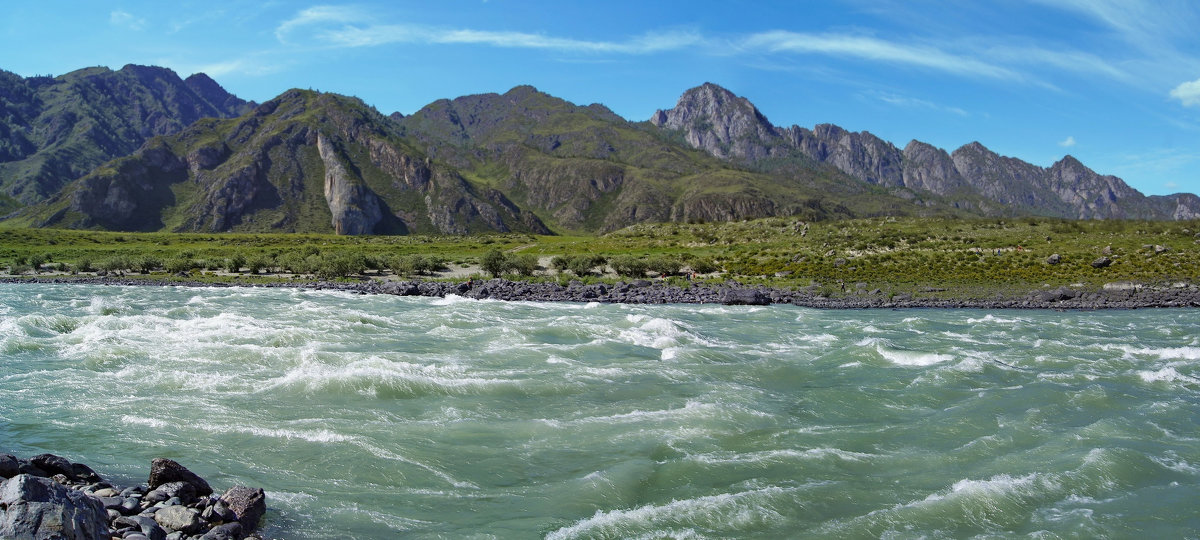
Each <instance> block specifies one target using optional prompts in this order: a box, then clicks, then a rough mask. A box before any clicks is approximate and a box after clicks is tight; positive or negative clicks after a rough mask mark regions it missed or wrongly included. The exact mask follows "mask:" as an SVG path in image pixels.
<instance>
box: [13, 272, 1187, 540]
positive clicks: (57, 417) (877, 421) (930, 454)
mask: <svg viewBox="0 0 1200 540" xmlns="http://www.w3.org/2000/svg"><path fill="white" fill-rule="evenodd" d="M1198 420H1200V311H1198V310H1195V309H1173V310H1134V311H1105V312H1055V311H991V312H989V311H973V310H903V311H888V310H861V311H821V310H814V309H806V308H798V307H793V306H772V307H725V306H716V305H705V306H685V305H666V306H635V305H600V304H586V305H585V304H551V303H535V302H512V303H506V302H496V301H475V300H465V299H460V298H456V297H449V298H445V299H436V298H401V297H391V296H362V295H352V294H347V293H338V292H320V291H310V290H294V289H251V288H225V289H219V288H182V287H180V288H172V287H118V286H99V285H32V284H27V285H0V452H7V453H13V454H16V455H19V456H24V457H29V456H32V455H35V454H39V453H43V452H52V453H56V454H60V455H62V456H64V457H67V458H68V459H71V460H72V461H79V462H83V463H87V464H89V465H91V466H92V467H93V468H95V469H96V470H97V471H99V472H100V473H101V474H102V475H105V476H106V477H107V478H109V479H110V480H112V481H114V482H115V483H121V484H123V485H132V484H135V483H140V482H144V481H145V475H146V473H147V472H148V470H149V462H150V460H151V459H152V458H154V457H159V456H163V457H170V458H173V459H175V460H177V461H179V462H181V463H183V464H184V465H186V466H188V467H189V468H191V469H192V470H194V471H196V472H197V473H199V474H200V475H201V476H203V477H205V478H207V479H208V480H209V482H210V483H212V484H213V485H214V487H215V488H217V489H218V490H223V489H225V488H228V487H230V486H232V485H233V484H235V483H242V484H246V485H250V486H258V487H263V488H264V489H266V490H267V497H268V505H269V508H270V509H269V512H268V514H267V517H266V520H265V523H264V534H265V536H266V537H268V538H551V539H566V538H645V539H650V538H879V537H886V538H973V537H978V538H1016V537H1022V538H1030V537H1032V538H1101V537H1109V538H1144V539H1150V538H1183V537H1193V538H1194V537H1196V536H1197V535H1200V504H1198V503H1200V425H1198Z"/></svg>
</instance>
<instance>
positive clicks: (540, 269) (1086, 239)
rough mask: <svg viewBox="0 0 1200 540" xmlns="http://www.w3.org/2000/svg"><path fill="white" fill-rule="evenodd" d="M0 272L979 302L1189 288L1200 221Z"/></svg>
mask: <svg viewBox="0 0 1200 540" xmlns="http://www.w3.org/2000/svg"><path fill="white" fill-rule="evenodd" d="M0 265H2V266H3V267H4V269H5V270H7V272H8V273H10V274H33V273H34V272H35V271H36V272H41V273H45V272H62V273H91V272H99V273H103V274H113V273H119V274H123V275H131V274H132V275H150V276H152V275H164V274H167V275H186V276H189V277H191V278H199V279H202V280H204V279H207V280H212V281H220V282H228V281H237V280H245V279H256V280H272V279H275V280H290V279H297V278H301V279H311V278H317V279H345V278H350V279H362V278H364V277H379V278H393V277H394V278H411V277H414V276H425V277H426V278H429V279H433V278H443V279H465V278H467V277H468V276H471V275H473V276H478V277H485V276H490V275H505V276H507V277H510V278H520V279H531V280H546V279H558V280H566V279H580V280H583V281H585V282H596V281H609V282H612V281H616V280H618V279H629V278H635V277H664V278H667V279H672V280H683V279H684V278H683V277H680V276H688V275H691V276H692V277H695V278H697V279H706V280H709V281H720V280H723V279H736V280H738V281H739V282H742V283H748V284H755V283H761V284H763V285H768V286H772V287H778V288H810V289H813V290H816V291H820V292H823V293H826V294H829V295H831V296H837V295H839V294H843V293H845V294H852V293H855V292H856V291H861V290H863V289H869V290H874V289H879V290H880V292H881V293H883V294H899V293H906V294H913V295H918V296H926V297H938V296H945V297H967V298H982V297H988V296H990V295H997V294H1005V295H1010V294H1012V293H1016V292H1019V291H1028V290H1033V289H1040V288H1044V287H1058V286H1064V285H1066V286H1073V287H1077V288H1083V289H1098V288H1101V287H1102V286H1103V285H1104V284H1107V283H1113V282H1122V281H1132V282H1138V283H1143V284H1152V285H1153V284H1162V285H1166V284H1174V283H1180V282H1183V283H1189V284H1195V283H1197V282H1200V222H1197V221H1187V222H1136V221H1061V220H1042V219H1029V218H1026V219H1018V220H960V219H946V220H932V219H915V218H904V219H893V218H877V219H864V220H847V221H828V222H811V223H808V222H803V221H800V220H797V219H794V218H770V219H763V220H755V221H746V222H737V223H710V224H657V225H636V226H633V227H629V228H626V229H622V230H620V231H616V232H613V233H610V234H607V235H603V236H595V237H590V236H532V235H525V234H496V235H476V236H357V237H349V236H331V235H308V234H172V233H115V232H102V231H71V230H45V229H0ZM249 276H253V277H249Z"/></svg>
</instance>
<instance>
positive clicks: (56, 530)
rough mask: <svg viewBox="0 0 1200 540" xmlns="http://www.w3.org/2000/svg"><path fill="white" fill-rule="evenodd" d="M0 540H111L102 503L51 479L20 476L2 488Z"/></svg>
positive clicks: (11, 479)
mask: <svg viewBox="0 0 1200 540" xmlns="http://www.w3.org/2000/svg"><path fill="white" fill-rule="evenodd" d="M0 509H2V510H0V538H5V539H21V540H26V539H28V540H76V539H78V540H93V539H96V538H108V537H109V531H108V513H107V512H105V511H104V507H103V506H101V505H100V501H99V500H97V499H95V498H93V497H90V496H88V495H86V494H84V493H83V492H80V491H76V490H73V489H68V488H66V487H65V486H62V485H59V484H57V483H55V482H54V481H52V480H50V479H48V478H40V477H36V476H31V475H28V474H19V475H17V476H14V477H12V478H10V479H8V480H5V481H4V483H3V484H0Z"/></svg>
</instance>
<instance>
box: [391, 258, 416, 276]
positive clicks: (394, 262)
mask: <svg viewBox="0 0 1200 540" xmlns="http://www.w3.org/2000/svg"><path fill="white" fill-rule="evenodd" d="M387 267H388V270H391V271H392V273H393V274H395V275H397V276H407V275H410V274H413V273H415V272H416V269H415V267H414V265H413V256H408V257H402V256H395V257H392V258H390V259H388V263H387Z"/></svg>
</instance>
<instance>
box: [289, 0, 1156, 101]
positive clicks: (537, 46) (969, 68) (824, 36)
mask: <svg viewBox="0 0 1200 540" xmlns="http://www.w3.org/2000/svg"><path fill="white" fill-rule="evenodd" d="M1035 1H1039V2H1042V3H1047V4H1051V5H1054V6H1056V7H1059V8H1062V9H1066V10H1070V11H1074V12H1076V13H1084V14H1086V15H1087V16H1089V17H1092V18H1095V19H1097V20H1100V21H1102V22H1103V23H1105V24H1113V25H1116V24H1119V23H1120V21H1121V20H1122V19H1121V17H1122V16H1124V15H1128V14H1129V13H1131V12H1133V11H1131V10H1135V8H1136V10H1141V9H1142V7H1138V6H1143V7H1144V4H1138V3H1134V4H1133V5H1134V8H1123V7H1121V6H1122V3H1120V2H1109V3H1105V2H1101V3H1100V4H1096V5H1092V4H1089V3H1086V2H1081V1H1077V0H1035ZM1131 1H1132V0H1131ZM1136 12H1141V11H1136ZM1120 31H1122V32H1124V33H1126V34H1127V35H1129V36H1141V37H1142V38H1143V39H1140V41H1145V39H1144V36H1145V35H1146V34H1145V31H1144V29H1141V28H1136V27H1130V26H1128V25H1127V26H1126V27H1124V28H1122V29H1121V30H1120ZM275 37H276V38H277V39H278V41H279V42H280V43H283V44H285V45H305V46H315V47H323V48H334V49H336V48H366V47H379V46H386V45H394V44H414V45H459V46H479V47H494V48H504V49H525V50H541V51H550V52H557V53H562V54H567V55H586V56H591V57H595V56H601V55H649V54H659V53H668V52H678V51H691V52H695V53H697V54H703V55H711V56H738V55H742V56H747V57H758V58H759V59H760V60H762V59H768V58H778V57H788V56H791V57H799V56H820V57H828V58H835V59H840V60H844V61H859V62H868V63H875V64H882V65H886V66H889V67H893V68H899V69H915V70H923V71H930V72H936V73H944V74H949V75H952V76H956V77H963V78H973V79H982V80H996V81H1007V82H1014V83H1018V84H1032V85H1040V86H1045V87H1048V88H1055V86H1054V85H1053V84H1050V83H1047V82H1045V80H1043V79H1041V78H1040V77H1042V76H1046V77H1054V76H1055V75H1054V74H1058V73H1063V72H1070V73H1075V74H1079V75H1084V76H1098V77H1104V78H1108V79H1112V80H1116V81H1121V82H1124V83H1127V84H1131V83H1135V82H1136V79H1137V78H1136V77H1134V76H1133V74H1132V73H1130V72H1129V71H1128V70H1126V69H1125V68H1124V66H1123V65H1121V64H1117V63H1114V62H1113V61H1111V59H1110V58H1107V57H1102V56H1098V55H1096V54H1093V53H1090V52H1084V51H1081V50H1071V49H1061V48H1057V49H1056V48H1045V47H1040V46H1037V45H1036V44H1033V45H1029V46H1024V47H1020V46H1013V45H1012V44H1011V43H1009V40H1007V39H1000V38H996V39H992V40H988V39H983V40H971V41H967V42H961V41H960V42H955V41H953V40H936V39H934V40H931V39H921V38H919V37H917V38H914V37H905V38H903V39H900V38H895V37H893V38H881V37H876V36H872V35H862V34H854V33H845V32H842V33H838V32H824V33H814V32H793V31H787V30H770V31H763V32H755V33H745V34H741V35H732V36H721V37H714V36H710V35H705V34H704V33H701V32H699V31H696V30H664V31H652V32H647V33H645V34H642V35H638V36H632V37H629V38H626V39H618V40H590V39H578V38H575V37H565V36H556V35H548V34H541V33H530V32H520V31H508V30H486V29H477V28H453V27H445V26H436V25H426V24H413V23H395V22H394V21H387V20H385V19H382V18H381V17H379V16H377V15H374V14H371V13H367V12H364V11H362V10H359V9H356V8H352V7H345V6H315V7H310V8H307V9H304V10H301V11H299V12H297V13H296V14H295V15H294V16H293V17H292V18H290V19H288V20H286V21H284V22H282V23H281V24H279V25H278V26H277V27H276V29H275ZM1131 39H1134V38H1133V37H1131Z"/></svg>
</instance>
